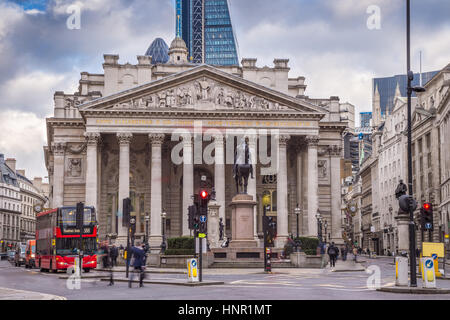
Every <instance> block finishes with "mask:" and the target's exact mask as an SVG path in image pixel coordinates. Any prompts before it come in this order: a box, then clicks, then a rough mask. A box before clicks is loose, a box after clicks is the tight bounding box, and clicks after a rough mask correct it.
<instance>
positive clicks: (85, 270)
mask: <svg viewBox="0 0 450 320" xmlns="http://www.w3.org/2000/svg"><path fill="white" fill-rule="evenodd" d="M83 270H84V272H86V273H88V272H89V271H91V269H83Z"/></svg>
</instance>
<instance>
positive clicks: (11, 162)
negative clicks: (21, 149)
mask: <svg viewBox="0 0 450 320" xmlns="http://www.w3.org/2000/svg"><path fill="white" fill-rule="evenodd" d="M5 163H6V165H7V166H8V167H9V168H10V169H11V170H12V171H13V172H14V173H16V159H14V158H8V159H6V161H5Z"/></svg>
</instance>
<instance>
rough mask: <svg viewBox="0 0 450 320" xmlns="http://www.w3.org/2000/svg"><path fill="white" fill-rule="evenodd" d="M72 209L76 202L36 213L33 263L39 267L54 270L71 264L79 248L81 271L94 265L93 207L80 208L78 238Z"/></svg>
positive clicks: (96, 231)
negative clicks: (81, 226)
mask: <svg viewBox="0 0 450 320" xmlns="http://www.w3.org/2000/svg"><path fill="white" fill-rule="evenodd" d="M76 210H77V208H76V206H73V207H71V206H67V207H60V208H57V209H52V210H49V211H45V212H41V213H39V214H38V215H37V216H36V265H37V266H38V267H39V268H40V270H41V271H52V272H57V271H58V270H66V269H67V268H70V267H73V265H74V259H75V257H78V250H81V251H82V252H83V266H82V267H83V270H84V271H85V272H89V271H90V270H91V269H94V268H96V267H97V243H98V235H97V234H98V225H97V220H96V218H95V208H94V207H85V208H84V225H83V230H82V237H81V238H80V230H79V229H77V228H76ZM81 240H82V241H81Z"/></svg>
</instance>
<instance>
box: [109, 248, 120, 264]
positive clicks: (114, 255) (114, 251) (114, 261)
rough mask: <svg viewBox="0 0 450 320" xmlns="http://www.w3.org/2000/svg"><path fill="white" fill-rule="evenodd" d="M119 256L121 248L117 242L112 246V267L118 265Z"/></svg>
mask: <svg viewBox="0 0 450 320" xmlns="http://www.w3.org/2000/svg"><path fill="white" fill-rule="evenodd" d="M118 256H119V249H118V248H117V247H116V245H115V244H113V245H112V247H111V267H115V266H117V257H118Z"/></svg>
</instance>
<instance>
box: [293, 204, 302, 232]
mask: <svg viewBox="0 0 450 320" xmlns="http://www.w3.org/2000/svg"><path fill="white" fill-rule="evenodd" d="M294 213H295V215H296V216H297V238H298V216H299V215H300V214H301V213H302V209H300V208H299V206H298V203H297V206H296V207H295V209H294Z"/></svg>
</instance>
